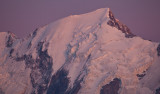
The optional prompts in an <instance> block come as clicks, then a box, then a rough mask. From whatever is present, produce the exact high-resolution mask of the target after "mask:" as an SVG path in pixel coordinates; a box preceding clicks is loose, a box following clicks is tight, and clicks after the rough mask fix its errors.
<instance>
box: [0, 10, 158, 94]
mask: <svg viewBox="0 0 160 94" xmlns="http://www.w3.org/2000/svg"><path fill="white" fill-rule="evenodd" d="M159 66H160V44H158V43H156V42H151V41H148V40H143V39H142V38H140V37H138V36H135V35H134V34H132V33H131V32H130V30H129V28H128V27H127V26H126V25H124V24H122V23H121V22H120V21H119V20H118V19H116V18H115V17H114V15H113V13H112V12H111V11H110V9H109V8H102V9H98V10H96V11H93V12H90V13H86V14H81V15H71V16H69V17H66V18H63V19H60V20H58V21H55V22H53V23H50V24H48V25H45V26H43V27H40V28H37V29H36V30H35V31H34V32H33V33H32V34H30V35H29V36H27V37H25V38H23V39H18V38H16V37H15V35H14V34H12V33H11V32H1V33H0V94H159V93H160V82H159V81H160V74H159V71H160V68H159Z"/></svg>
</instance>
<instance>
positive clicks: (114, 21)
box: [107, 11, 135, 38]
mask: <svg viewBox="0 0 160 94" xmlns="http://www.w3.org/2000/svg"><path fill="white" fill-rule="evenodd" d="M109 18H110V20H109V21H108V23H107V24H108V25H110V26H113V27H116V28H117V29H118V30H121V31H122V33H124V34H125V37H126V38H132V37H134V36H135V35H134V34H132V33H131V32H130V29H129V28H128V27H127V26H126V25H124V24H122V23H121V22H120V21H119V20H117V19H115V17H114V15H113V13H112V12H111V11H109Z"/></svg>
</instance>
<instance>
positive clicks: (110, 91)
mask: <svg viewBox="0 0 160 94" xmlns="http://www.w3.org/2000/svg"><path fill="white" fill-rule="evenodd" d="M120 85H121V80H120V79H118V78H115V79H113V81H111V82H110V83H109V84H106V85H104V86H103V87H102V89H101V91H100V94H118V90H119V88H120Z"/></svg>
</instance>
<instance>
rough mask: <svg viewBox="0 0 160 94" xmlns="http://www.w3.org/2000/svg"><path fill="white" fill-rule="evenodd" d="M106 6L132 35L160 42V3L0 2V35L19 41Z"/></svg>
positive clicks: (159, 0)
mask: <svg viewBox="0 0 160 94" xmlns="http://www.w3.org/2000/svg"><path fill="white" fill-rule="evenodd" d="M107 7H109V8H110V9H111V11H112V12H113V14H114V15H115V17H116V18H117V19H119V20H120V21H121V22H122V23H124V24H126V25H127V26H128V27H129V28H130V29H131V32H132V33H134V34H136V35H138V36H141V37H142V38H144V39H148V40H152V41H157V42H160V23H159V22H160V0H0V32H6V31H11V32H13V33H15V34H16V35H17V36H18V37H21V38H22V37H25V36H27V35H28V34H29V33H31V32H33V31H34V30H35V29H36V28H38V27H40V26H43V25H45V24H48V23H51V22H53V21H55V20H58V19H60V18H63V17H66V16H69V15H74V14H76V15H77V14H83V13H87V12H91V11H93V10H96V9H99V8H107Z"/></svg>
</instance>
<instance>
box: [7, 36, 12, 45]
mask: <svg viewBox="0 0 160 94" xmlns="http://www.w3.org/2000/svg"><path fill="white" fill-rule="evenodd" d="M12 44H13V38H12V36H11V35H9V36H8V39H7V42H6V47H12Z"/></svg>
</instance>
